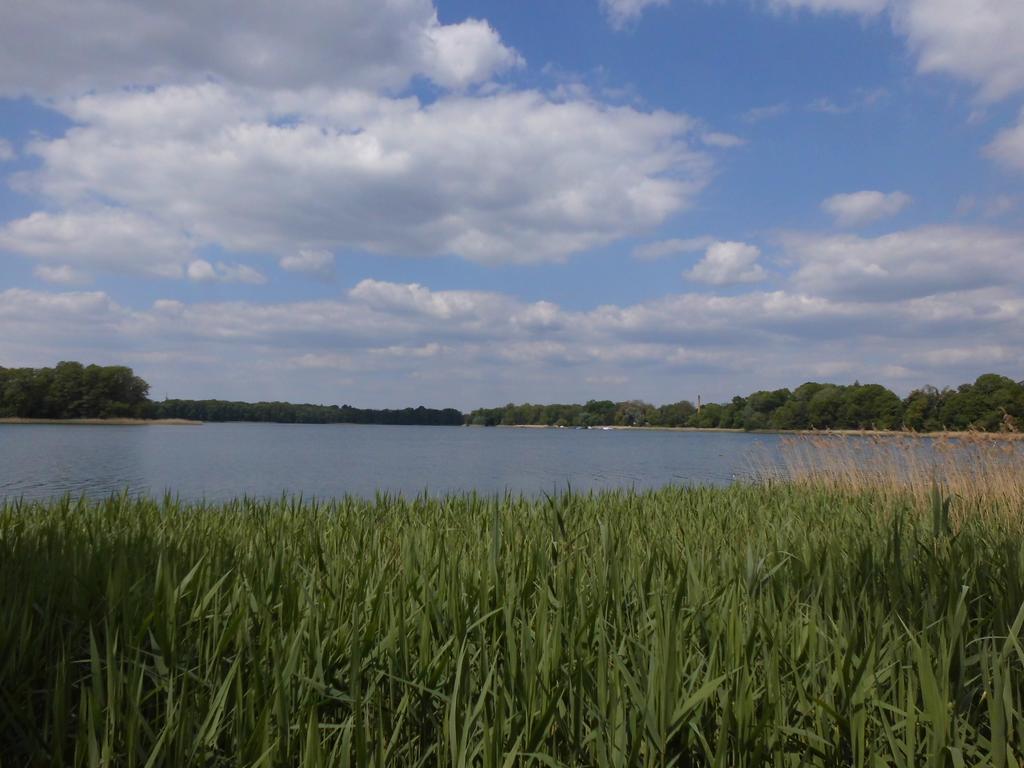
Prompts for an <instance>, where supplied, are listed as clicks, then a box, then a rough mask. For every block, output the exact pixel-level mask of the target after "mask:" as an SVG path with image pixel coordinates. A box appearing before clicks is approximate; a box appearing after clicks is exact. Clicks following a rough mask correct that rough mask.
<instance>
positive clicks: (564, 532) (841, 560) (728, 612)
mask: <svg viewBox="0 0 1024 768" xmlns="http://www.w3.org/2000/svg"><path fill="white" fill-rule="evenodd" d="M794 440H796V438H794ZM975 440H976V442H975V443H974V447H975V449H976V451H977V454H976V457H975V459H974V460H972V461H977V462H979V466H983V467H985V468H986V469H985V473H984V474H980V475H979V474H977V472H976V469H977V467H975V466H974V465H973V464H972V463H971V461H967V462H963V460H962V455H961V454H956V455H954V454H949V456H948V459H944V458H942V455H943V454H942V453H941V451H940V452H939V460H938V462H937V463H936V462H935V461H933V460H932V458H934V454H929V456H931V457H932V458H929V460H928V461H924V460H923V459H922V457H923V456H924V454H920V453H911V454H907V453H904V454H899V455H897V454H892V455H882V454H880V455H879V459H878V460H877V461H876V462H875V463H874V464H872V463H870V462H868V463H865V462H863V461H861V460H860V456H861V454H860V453H859V451H860V450H861V448H860V447H858V446H859V445H860V444H857V445H853V444H852V443H851V444H849V446H848V448H847V449H843V448H842V446H843V445H844V443H843V441H836V440H830V441H827V442H828V443H829V445H831V446H833V449H832V453H831V454H829V458H828V459H827V460H826V461H825V463H822V462H821V461H820V456H821V454H819V453H817V452H812V453H811V454H810V455H811V458H812V459H813V461H814V462H817V463H815V464H813V465H808V464H807V463H806V461H805V459H806V458H807V457H806V456H802V455H801V454H800V453H799V451H795V452H793V453H791V455H790V458H791V460H792V462H791V466H790V467H789V470H788V472H789V474H788V479H787V480H785V481H780V480H779V479H777V478H766V479H765V482H763V483H756V484H745V485H744V484H737V485H733V486H731V487H728V488H722V489H707V488H680V487H674V488H665V489H663V490H659V491H651V492H644V493H640V492H611V493H603V494H594V495H574V494H565V495H559V496H553V497H550V498H545V499H542V500H539V501H533V500H527V499H522V498H515V497H505V498H496V497H489V498H483V497H479V496H473V495H468V496H456V497H448V498H439V499H431V498H426V497H419V498H415V499H403V498H394V497H387V496H378V497H377V498H376V499H374V500H360V499H354V498H347V499H339V500H334V501H328V502H320V501H315V500H300V499H280V500H277V501H258V500H253V499H248V500H239V501H235V502H232V503H228V504H223V505H204V504H184V503H179V502H177V501H175V500H174V499H173V498H171V497H166V498H164V499H162V500H150V499H135V498H131V497H129V496H127V495H124V496H119V497H114V498H110V499H107V500H105V501H98V502H91V501H87V500H73V499H67V498H66V499H63V500H61V501H55V502H51V503H38V504H30V503H18V502H8V503H6V504H5V505H0V583H3V584H4V585H5V588H4V589H3V590H0V617H2V618H3V621H0V678H2V679H3V681H4V684H3V692H2V698H0V703H2V704H0V754H2V755H3V756H4V765H7V764H8V763H10V764H11V765H61V766H65V765H68V766H72V765H74V766H78V765H81V766H85V765H123V766H145V765H204V766H237V765H245V766H257V765H266V766H271V765H275V766H276V765H294V766H420V765H433V766H469V765H479V766H512V765H522V766H652V765H657V766H668V765H678V766H761V765H775V766H829V767H834V766H866V765H893V766H906V765H922V766H924V765H929V766H946V765H951V766H956V765H971V766H982V765H984V766H1013V765H1019V764H1020V760H1021V759H1024V648H1022V645H1021V641H1020V638H1021V635H1022V628H1024V480H1022V477H1024V474H1022V473H1021V472H1020V469H1021V466H1020V463H1019V454H1007V453H1006V449H1007V447H1009V446H1012V445H1013V444H1007V443H1002V444H998V443H995V442H993V441H989V440H982V439H981V438H975ZM886 444H887V445H892V446H898V445H903V446H906V445H908V444H910V443H908V442H906V441H903V442H894V441H887V443H886ZM844 450H846V451H847V452H846V453H843V451H844ZM894 450H895V449H894ZM902 450H906V449H902ZM851 459H852V461H851ZM900 462H901V466H902V470H900V471H896V470H895V469H894V467H896V466H897V463H900ZM953 467H960V468H961V469H960V471H951V472H950V473H949V474H948V476H944V475H943V474H942V473H943V472H947V471H949V470H951V468H953ZM936 473H939V475H938V476H939V481H938V483H936V480H935V479H934V478H935V476H936Z"/></svg>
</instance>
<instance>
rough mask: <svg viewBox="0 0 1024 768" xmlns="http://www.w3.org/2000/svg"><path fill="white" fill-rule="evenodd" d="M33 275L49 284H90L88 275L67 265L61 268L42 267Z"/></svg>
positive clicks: (33, 272) (37, 268)
mask: <svg viewBox="0 0 1024 768" xmlns="http://www.w3.org/2000/svg"><path fill="white" fill-rule="evenodd" d="M32 274H34V275H35V276H36V277H38V278H39V279H40V280H43V281H45V282H47V283H56V284H57V285H78V284H80V283H87V282H89V278H88V276H87V275H86V274H84V273H82V272H79V271H78V270H76V269H73V268H72V267H69V266H68V265H67V264H63V265H61V266H59V267H48V266H45V265H40V266H38V267H36V268H35V269H34V270H32Z"/></svg>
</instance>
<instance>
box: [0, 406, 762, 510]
mask: <svg viewBox="0 0 1024 768" xmlns="http://www.w3.org/2000/svg"><path fill="white" fill-rule="evenodd" d="M779 439H780V438H779V436H778V435H753V434H742V433H720V432H659V431H639V430H638V431H626V430H607V431H606V430H600V429H591V430H576V429H501V428H496V429H485V428H468V427H416V426H407V427H404V426H366V425H348V424H342V425H339V424H330V425H319V424H317V425H305V424H204V425H202V426H198V427H197V426H141V427H139V426H135V427H114V426H80V425H74V426H68V425H34V424H33V425H0V498H4V497H6V498H17V497H23V498H26V499H45V498H52V497H54V496H60V495H62V494H65V493H70V494H72V495H79V494H86V495H89V496H93V497H101V496H106V495H109V494H111V493H116V492H119V491H123V490H126V489H127V490H128V491H130V492H131V493H133V494H149V495H162V494H163V493H164V492H165V491H170V492H171V493H174V494H177V495H178V496H180V497H181V498H182V499H188V500H201V499H206V500H209V501H221V500H225V499H230V498H235V497H238V496H242V495H249V496H258V497H273V496H280V495H281V494H299V493H301V494H303V495H305V496H307V497H310V496H315V497H321V498H329V497H338V496H344V495H346V494H353V495H358V496H372V495H373V494H374V493H376V492H378V491H384V492H388V493H401V494H405V495H414V494H417V493H422V492H424V491H426V492H428V493H431V494H443V493H451V492H464V491H472V490H475V491H480V492H483V493H488V494H490V493H504V492H506V491H510V492H512V493H515V494H519V493H522V494H526V495H530V496H535V495H539V494H541V493H550V492H552V491H556V490H564V489H565V488H567V487H569V486H571V487H572V488H573V489H577V490H581V491H586V490H599V489H607V488H657V487H661V486H664V485H667V484H672V483H692V484H711V485H724V484H727V483H729V482H731V481H732V480H734V479H736V478H738V477H745V476H748V475H749V473H750V472H751V469H752V467H753V465H754V464H755V463H756V462H760V461H763V460H764V459H765V457H768V458H769V459H770V457H771V456H772V455H773V453H775V452H776V451H777V446H778V441H779Z"/></svg>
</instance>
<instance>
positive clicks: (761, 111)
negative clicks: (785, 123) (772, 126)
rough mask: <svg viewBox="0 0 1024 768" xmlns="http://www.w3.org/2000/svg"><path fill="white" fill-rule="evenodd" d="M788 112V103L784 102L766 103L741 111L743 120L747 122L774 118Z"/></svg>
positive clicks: (758, 121)
mask: <svg viewBox="0 0 1024 768" xmlns="http://www.w3.org/2000/svg"><path fill="white" fill-rule="evenodd" d="M787 112H789V105H788V104H786V103H785V102H779V103H777V104H768V105H766V106H763V107H754V108H753V109H748V110H747V111H746V112H745V113H743V120H744V121H745V122H748V123H760V122H763V121H765V120H774V119H775V118H776V117H781V116H782V115H784V114H786V113H787Z"/></svg>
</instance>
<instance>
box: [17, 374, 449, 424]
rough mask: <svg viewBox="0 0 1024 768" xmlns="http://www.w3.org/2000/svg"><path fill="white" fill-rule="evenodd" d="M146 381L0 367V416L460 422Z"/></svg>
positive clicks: (423, 412)
mask: <svg viewBox="0 0 1024 768" xmlns="http://www.w3.org/2000/svg"><path fill="white" fill-rule="evenodd" d="M148 395H149V384H147V383H146V382H145V381H144V380H143V379H141V378H139V377H138V376H136V375H135V373H134V371H132V369H131V368H127V367H125V366H120V365H114V366H99V365H82V364H81V363H76V362H61V363H58V364H57V365H56V366H54V367H53V368H2V367H0V418H4V417H7V418H10V417H15V418H25V419H107V418H139V419H192V420H195V421H263V422H283V423H289V424H293V423H294V424H431V425H444V426H459V425H461V424H462V423H463V421H464V417H463V415H462V413H461V412H460V411H457V410H455V409H454V408H445V409H443V410H441V409H436V408H424V407H422V406H420V407H419V408H402V409H397V410H377V409H371V408H353V407H352V406H350V405H342V406H337V405H310V404H293V403H239V402H227V401H223V400H163V401H157V402H154V401H152V400H150V399H149V397H148Z"/></svg>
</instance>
